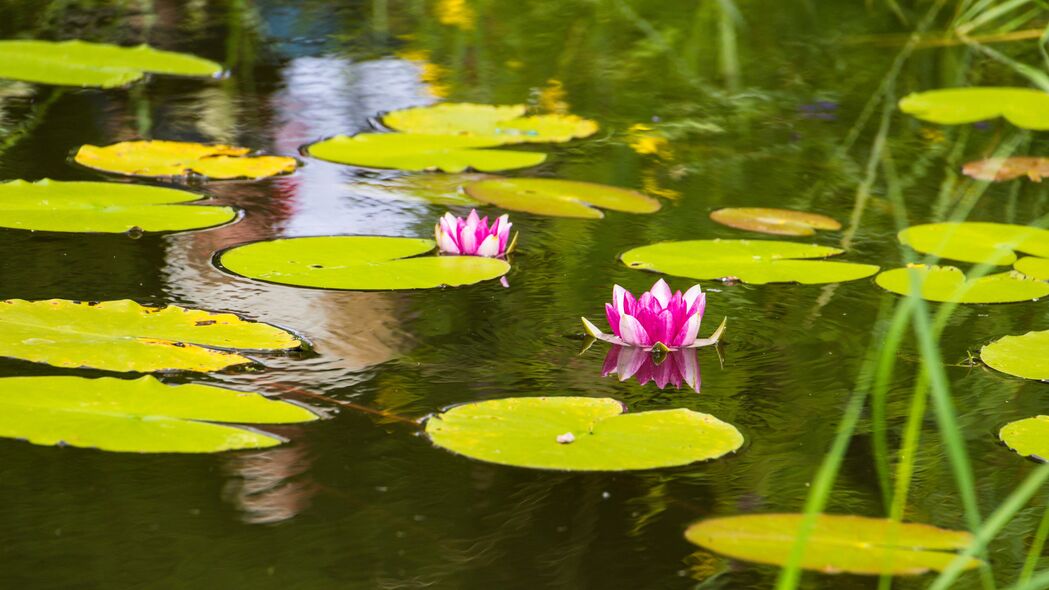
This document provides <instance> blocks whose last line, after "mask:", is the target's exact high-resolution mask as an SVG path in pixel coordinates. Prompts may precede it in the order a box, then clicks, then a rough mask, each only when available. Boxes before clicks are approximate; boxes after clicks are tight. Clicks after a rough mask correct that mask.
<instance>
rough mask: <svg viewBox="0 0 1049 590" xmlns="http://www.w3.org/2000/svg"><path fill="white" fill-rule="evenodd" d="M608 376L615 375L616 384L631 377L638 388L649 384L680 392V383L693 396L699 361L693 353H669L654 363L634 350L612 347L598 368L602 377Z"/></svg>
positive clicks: (697, 390) (680, 351)
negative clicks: (685, 386)
mask: <svg viewBox="0 0 1049 590" xmlns="http://www.w3.org/2000/svg"><path fill="white" fill-rule="evenodd" d="M609 375H615V376H616V377H618V378H619V380H620V381H626V380H627V379H630V378H631V377H634V378H635V379H637V381H638V383H640V384H641V385H645V384H647V383H648V382H649V381H652V382H655V384H656V387H658V388H660V389H663V388H665V387H666V386H667V385H673V386H674V388H675V389H681V384H682V383H684V384H685V385H687V386H688V387H689V388H691V389H692V390H693V391H695V392H696V393H699V388H700V384H701V380H700V376H699V359H697V358H696V351H694V350H673V351H670V352H669V353H667V355H666V357H664V358H663V360H662V361H659V362H657V361H656V359H655V358H653V355H651V354H649V353H648V352H646V351H645V350H644V349H641V348H638V347H636V346H613V347H612V348H611V350H609V351H608V354H607V355H606V356H605V365H604V367H602V368H601V376H602V377H607V376H609Z"/></svg>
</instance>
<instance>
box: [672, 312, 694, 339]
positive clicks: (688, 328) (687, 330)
mask: <svg viewBox="0 0 1049 590" xmlns="http://www.w3.org/2000/svg"><path fill="white" fill-rule="evenodd" d="M700 319H701V316H700V315H699V314H698V313H696V314H692V315H691V316H690V317H689V318H688V321H687V322H685V325H683V326H681V329H680V330H678V332H677V334H675V335H674V339H673V342H672V343H671V345H672V346H689V345H690V344H692V343H693V342H695V341H696V336H697V335H698V334H699V323H700Z"/></svg>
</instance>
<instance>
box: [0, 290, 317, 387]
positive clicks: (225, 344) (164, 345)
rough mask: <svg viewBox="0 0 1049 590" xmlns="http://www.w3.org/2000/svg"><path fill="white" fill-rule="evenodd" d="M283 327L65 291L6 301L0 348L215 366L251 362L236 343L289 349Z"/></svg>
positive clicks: (112, 364) (98, 365) (100, 362)
mask: <svg viewBox="0 0 1049 590" xmlns="http://www.w3.org/2000/svg"><path fill="white" fill-rule="evenodd" d="M302 345H303V343H302V341H301V340H299V339H298V338H297V337H295V336H294V335H293V334H290V333H288V332H285V331H284V330H281V329H280V328H277V327H274V326H271V325H269V324H263V323H260V322H252V321H248V320H244V319H241V318H239V317H237V316H235V315H233V314H230V313H212V312H208V311H203V310H199V309H185V308H182V307H177V306H174V305H169V306H167V307H159V308H158V307H145V306H142V305H139V304H138V303H135V302H134V301H128V300H121V301H103V302H101V303H84V302H79V301H67V300H63V299H50V300H47V301H23V300H21V299H9V300H7V301H0V356H6V357H13V358H19V359H25V360H28V361H33V362H38V363H47V364H49V365H54V366H56V367H91V368H95V369H105V370H108V371H140V372H150V371H164V370H185V371H202V372H203V371H216V370H219V369H224V368H226V367H230V366H233V365H240V364H244V363H249V362H251V359H249V358H247V357H244V356H241V355H239V354H237V353H234V352H231V350H260V351H265V350H290V349H295V348H299V347H301V346H302Z"/></svg>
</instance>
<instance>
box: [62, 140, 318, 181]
mask: <svg viewBox="0 0 1049 590" xmlns="http://www.w3.org/2000/svg"><path fill="white" fill-rule="evenodd" d="M74 160H76V162H77V163H78V164H80V165H82V166H87V167H88V168H94V169H95V170H102V171H103V172H114V173H116V174H127V175H130V176H144V177H148V178H163V177H170V176H188V175H191V174H195V175H199V176H204V177H206V178H215V179H220V180H225V179H230V178H265V177H267V176H276V175H278V174H287V173H289V172H292V171H294V170H295V167H296V166H297V163H296V162H295V158H289V157H287V156H258V155H255V156H253V155H251V150H249V149H248V148H244V147H234V146H229V145H208V144H203V143H190V142H184V141H123V142H120V143H114V144H112V145H107V146H101V147H100V146H97V145H84V146H80V149H79V150H77V153H76V156H75V157H74Z"/></svg>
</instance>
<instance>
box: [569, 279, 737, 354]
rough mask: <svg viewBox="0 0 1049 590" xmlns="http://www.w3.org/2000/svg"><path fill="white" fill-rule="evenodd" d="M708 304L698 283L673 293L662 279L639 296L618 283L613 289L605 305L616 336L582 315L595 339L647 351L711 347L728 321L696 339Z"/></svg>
mask: <svg viewBox="0 0 1049 590" xmlns="http://www.w3.org/2000/svg"><path fill="white" fill-rule="evenodd" d="M706 307H707V296H706V294H705V293H702V292H701V291H700V288H699V285H695V286H694V287H692V288H691V289H689V290H688V291H685V293H684V294H682V293H681V291H677V292H672V291H671V290H670V285H667V283H666V281H664V280H663V279H659V280H658V281H656V284H655V285H652V289H650V290H649V291H647V292H645V293H642V294H641V297H637V298H635V297H634V296H633V294H631V293H630V292H629V291H627V290H626V289H624V288H622V287H620V286H619V285H616V286H615V287H613V289H612V303H606V304H605V314H606V316H607V317H608V325H609V326H610V327H611V328H612V332H613V333H614V334H615V336H607V335H605V334H603V333H602V332H601V330H599V329H597V327H596V326H594V325H593V324H592V323H590V322H589V321H587V319H586V318H583V327H584V328H586V331H587V334H589V335H590V336H592V337H594V338H597V339H600V340H604V341H606V342H611V343H613V344H619V345H621V346H637V347H641V348H644V349H646V350H652V349H654V348H658V349H665V350H676V349H679V348H695V347H698V346H709V345H711V344H714V343H716V342H717V341H718V338H720V337H721V333H722V331H724V329H725V322H724V321H722V322H721V325H720V326H719V327H718V329H717V330H715V331H714V334H713V335H711V337H710V338H704V339H697V338H696V337H697V336H698V335H699V324H700V321H701V320H702V319H703V312H704V311H705V310H706Z"/></svg>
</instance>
